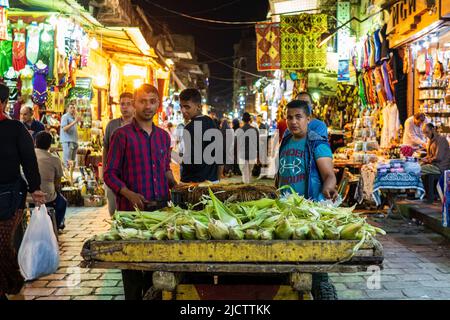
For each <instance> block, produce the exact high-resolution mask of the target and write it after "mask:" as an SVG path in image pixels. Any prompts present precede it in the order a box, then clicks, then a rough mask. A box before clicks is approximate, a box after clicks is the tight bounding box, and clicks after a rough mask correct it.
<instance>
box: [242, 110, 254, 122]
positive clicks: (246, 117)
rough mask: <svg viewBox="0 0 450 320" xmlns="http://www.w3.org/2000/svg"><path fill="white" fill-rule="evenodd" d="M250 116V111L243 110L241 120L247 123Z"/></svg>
mask: <svg viewBox="0 0 450 320" xmlns="http://www.w3.org/2000/svg"><path fill="white" fill-rule="evenodd" d="M251 118H252V117H251V116H250V113H248V112H244V114H243V115H242V121H244V122H245V123H249V122H250V120H251Z"/></svg>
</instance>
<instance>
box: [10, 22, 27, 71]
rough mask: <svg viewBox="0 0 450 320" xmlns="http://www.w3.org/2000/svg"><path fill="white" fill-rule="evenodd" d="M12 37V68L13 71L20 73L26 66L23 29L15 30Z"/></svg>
mask: <svg viewBox="0 0 450 320" xmlns="http://www.w3.org/2000/svg"><path fill="white" fill-rule="evenodd" d="M13 36H14V40H13V49H12V52H13V67H14V70H16V71H20V70H22V69H23V68H25V66H26V65H27V57H26V54H25V28H24V27H21V28H20V29H18V28H15V29H14V31H13Z"/></svg>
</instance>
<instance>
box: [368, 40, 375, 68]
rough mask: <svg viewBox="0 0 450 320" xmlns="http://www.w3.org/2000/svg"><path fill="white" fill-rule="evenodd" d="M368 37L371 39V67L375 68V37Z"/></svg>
mask: <svg viewBox="0 0 450 320" xmlns="http://www.w3.org/2000/svg"><path fill="white" fill-rule="evenodd" d="M367 39H368V40H369V46H368V48H369V67H370V68H374V67H375V66H376V62H375V41H374V39H373V36H370V35H369V36H368V37H367Z"/></svg>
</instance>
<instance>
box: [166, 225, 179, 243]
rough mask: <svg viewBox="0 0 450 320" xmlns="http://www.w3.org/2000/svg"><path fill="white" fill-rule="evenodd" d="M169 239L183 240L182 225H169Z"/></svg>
mask: <svg viewBox="0 0 450 320" xmlns="http://www.w3.org/2000/svg"><path fill="white" fill-rule="evenodd" d="M167 239H169V240H181V232H180V227H178V226H170V227H167Z"/></svg>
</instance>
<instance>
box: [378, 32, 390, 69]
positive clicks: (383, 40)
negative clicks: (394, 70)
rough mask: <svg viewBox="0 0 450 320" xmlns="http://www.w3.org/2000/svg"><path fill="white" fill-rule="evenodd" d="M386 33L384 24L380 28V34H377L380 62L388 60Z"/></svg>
mask: <svg viewBox="0 0 450 320" xmlns="http://www.w3.org/2000/svg"><path fill="white" fill-rule="evenodd" d="M386 31H387V24H384V25H383V26H382V27H381V29H380V33H379V36H380V41H381V50H380V51H381V52H380V56H381V60H382V61H384V60H388V59H389V41H388V39H387V35H386Z"/></svg>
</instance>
